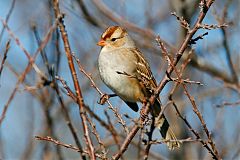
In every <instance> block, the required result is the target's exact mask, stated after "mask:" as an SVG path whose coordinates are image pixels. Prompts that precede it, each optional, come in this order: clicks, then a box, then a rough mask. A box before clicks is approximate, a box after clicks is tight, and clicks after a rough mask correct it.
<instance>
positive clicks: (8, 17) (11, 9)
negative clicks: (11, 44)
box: [0, 0, 16, 43]
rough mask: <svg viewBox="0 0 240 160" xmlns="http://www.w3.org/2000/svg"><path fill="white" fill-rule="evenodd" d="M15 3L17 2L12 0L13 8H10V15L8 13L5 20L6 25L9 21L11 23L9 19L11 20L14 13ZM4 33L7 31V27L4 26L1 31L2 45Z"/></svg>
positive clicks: (0, 39)
mask: <svg viewBox="0 0 240 160" xmlns="http://www.w3.org/2000/svg"><path fill="white" fill-rule="evenodd" d="M15 2H16V0H12V3H11V7H10V9H9V11H8V13H7V16H6V19H5V21H6V24H7V23H8V21H9V19H10V16H11V14H12V12H13V9H14V6H15ZM4 31H5V26H3V28H2V31H1V33H0V43H1V41H2V37H3V33H4Z"/></svg>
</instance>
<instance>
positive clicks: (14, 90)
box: [0, 18, 58, 125]
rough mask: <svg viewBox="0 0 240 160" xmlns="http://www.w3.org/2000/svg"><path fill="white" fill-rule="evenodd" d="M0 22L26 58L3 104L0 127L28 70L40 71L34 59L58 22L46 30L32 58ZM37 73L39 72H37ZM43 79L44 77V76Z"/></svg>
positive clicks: (9, 30) (6, 26) (4, 23)
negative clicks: (20, 72) (19, 74)
mask: <svg viewBox="0 0 240 160" xmlns="http://www.w3.org/2000/svg"><path fill="white" fill-rule="evenodd" d="M0 20H1V21H2V23H3V25H4V26H5V28H6V29H7V31H8V33H9V35H10V36H11V37H12V38H13V39H14V40H15V42H16V44H17V45H18V46H19V48H20V49H21V50H22V51H23V52H24V54H25V55H26V56H27V57H28V60H29V62H28V65H27V67H26V68H25V70H24V71H23V72H22V74H21V76H19V78H18V81H17V83H16V85H15V88H14V89H13V91H12V93H11V95H10V97H9V99H8V101H7V103H6V104H5V106H4V108H3V112H2V114H1V117H0V125H1V124H2V122H3V120H4V118H5V115H6V113H7V110H8V106H9V105H10V103H11V101H12V100H13V98H14V96H15V94H16V92H17V90H18V87H19V85H20V84H21V83H22V82H23V81H24V79H25V77H26V75H27V73H28V72H30V69H31V68H32V67H34V68H35V70H38V71H40V69H39V68H38V67H37V65H36V64H35V63H34V62H35V59H36V57H37V55H38V53H39V52H40V51H41V50H42V49H43V48H44V47H45V46H46V44H47V42H48V41H49V39H50V37H51V34H52V32H53V30H54V29H55V28H56V23H57V21H58V19H56V20H55V23H54V24H53V25H52V26H51V27H50V29H49V30H48V32H47V34H46V35H45V37H44V38H43V41H42V43H41V45H40V46H39V47H38V49H37V50H36V52H35V53H34V54H33V57H31V56H30V54H29V53H28V52H27V50H26V49H25V48H24V47H23V45H22V44H21V42H20V41H19V39H18V38H17V37H16V36H15V35H14V34H13V32H12V31H11V29H10V28H9V27H8V25H7V24H6V22H5V21H4V20H2V19H1V18H0ZM36 72H37V71H36ZM38 73H39V72H38ZM40 76H44V75H43V74H41V75H40ZM44 77H45V76H44Z"/></svg>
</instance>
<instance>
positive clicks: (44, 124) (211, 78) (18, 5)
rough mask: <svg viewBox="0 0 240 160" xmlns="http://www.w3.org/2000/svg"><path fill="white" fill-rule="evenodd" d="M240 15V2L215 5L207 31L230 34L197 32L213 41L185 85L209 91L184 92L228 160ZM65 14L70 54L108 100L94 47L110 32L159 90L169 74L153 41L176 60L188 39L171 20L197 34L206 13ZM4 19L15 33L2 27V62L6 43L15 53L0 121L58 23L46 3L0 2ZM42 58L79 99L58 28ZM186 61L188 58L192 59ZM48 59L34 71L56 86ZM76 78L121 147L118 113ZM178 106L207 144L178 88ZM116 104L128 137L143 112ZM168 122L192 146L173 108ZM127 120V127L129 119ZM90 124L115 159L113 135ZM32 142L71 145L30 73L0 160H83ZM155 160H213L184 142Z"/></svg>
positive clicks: (108, 4) (75, 2)
mask: <svg viewBox="0 0 240 160" xmlns="http://www.w3.org/2000/svg"><path fill="white" fill-rule="evenodd" d="M239 8H240V3H239V1H238V0H221V1H215V2H214V4H213V6H212V7H211V9H210V11H209V12H208V14H207V16H206V18H205V19H204V23H205V24H224V23H226V24H228V27H226V28H223V29H222V28H217V29H212V30H203V29H201V30H199V31H198V32H197V33H196V35H195V37H196V36H198V35H200V34H203V33H205V32H208V35H206V36H204V37H203V39H201V40H198V41H197V43H196V44H194V45H192V46H191V48H193V49H194V51H193V53H192V61H191V62H190V63H189V64H188V67H187V68H186V70H185V71H184V78H185V79H190V80H193V81H199V82H201V83H202V84H203V85H197V84H188V90H189V92H190V93H191V95H192V96H193V97H194V98H195V100H196V102H197V106H198V109H199V110H200V112H201V114H202V115H203V118H204V120H205V121H206V124H207V127H208V129H209V131H210V132H211V134H212V136H213V140H214V142H215V144H216V148H217V149H218V152H219V154H220V156H221V157H222V158H223V159H239V158H240V134H239V133H240V123H239V122H240V84H239V78H240V54H239V48H240V43H239V36H240V23H239V22H240V17H239V15H240V13H239V12H240V9H239ZM60 9H61V11H62V12H63V13H64V15H65V17H64V22H65V25H66V30H67V32H68V38H69V41H70V45H71V49H72V51H73V52H74V54H75V55H76V56H77V57H78V58H79V59H80V61H81V64H82V66H83V68H84V69H85V71H86V72H87V73H88V74H91V76H92V79H93V80H94V81H95V83H96V85H97V86H98V87H99V88H100V89H101V91H102V92H104V93H112V92H111V90H109V89H108V88H107V87H106V86H105V85H104V84H103V83H102V81H101V80H100V77H99V74H98V70H97V57H98V54H99V51H100V47H99V46H97V45H96V43H97V41H98V40H99V38H100V36H101V34H102V32H103V31H104V30H105V29H106V28H107V27H108V26H110V25H121V26H123V27H125V28H126V29H127V30H128V32H129V34H130V35H131V36H132V37H133V38H134V40H135V42H136V44H137V46H138V47H139V48H140V50H141V51H142V52H143V53H144V55H145V56H146V58H147V59H148V61H149V63H150V65H151V68H152V72H153V74H154V76H155V77H156V79H157V81H158V82H160V80H161V79H162V77H163V75H164V74H165V70H166V68H167V62H166V60H165V59H164V58H163V57H162V53H161V50H160V49H159V46H158V45H157V43H156V40H155V38H156V36H157V35H160V37H161V38H162V39H163V40H164V41H165V42H166V43H167V44H168V45H166V46H167V49H168V50H169V52H170V53H172V54H175V52H174V51H176V50H177V49H178V47H179V46H180V44H181V42H182V41H183V39H184V37H185V35H186V30H185V29H184V28H182V27H181V25H180V24H179V22H178V21H177V20H176V17H174V16H172V15H171V12H176V13H177V15H179V16H180V17H181V16H183V17H184V18H185V19H186V20H187V21H188V22H189V24H190V26H192V25H193V24H194V22H195V21H196V18H197V16H198V13H199V10H200V8H199V1H195V0H147V1H146V0H118V1H116V0H68V1H67V0H60ZM0 18H1V20H4V21H5V22H7V25H8V26H9V29H10V30H7V29H6V27H4V26H3V23H2V22H1V23H0V62H2V60H3V56H4V52H5V50H6V44H7V42H8V41H9V40H10V49H9V51H8V53H7V59H6V62H5V64H4V67H3V71H2V73H1V75H0V113H1V114H2V112H3V108H4V106H6V105H8V101H9V99H10V95H11V94H12V93H13V90H14V89H15V88H16V83H17V81H18V79H19V78H20V77H21V75H22V73H23V71H24V70H25V68H26V66H27V65H28V62H29V61H28V58H27V57H26V55H25V54H24V52H23V48H25V49H26V51H27V52H28V53H29V54H30V55H31V56H33V55H34V54H35V53H36V51H37V49H38V47H39V40H40V41H41V40H43V39H44V37H45V35H46V34H47V32H48V30H49V29H50V28H51V26H53V24H54V22H55V18H54V11H53V6H52V2H51V1H50V0H49V1H48V0H41V1H38V0H8V1H6V0H0ZM11 34H13V35H14V36H15V37H17V39H18V41H19V42H20V44H21V46H22V47H19V44H17V43H16V40H15V39H14V38H13V37H12V36H11ZM42 52H45V54H46V55H47V59H48V65H49V66H50V68H51V70H53V71H54V73H53V74H54V75H58V76H60V77H62V78H63V79H64V80H65V81H66V82H67V84H68V85H69V87H70V88H71V89H74V87H73V83H72V79H71V74H70V70H69V68H68V63H67V59H66V55H65V52H64V47H63V43H62V39H61V36H60V32H59V31H58V30H57V29H56V28H55V29H54V31H53V32H52V33H51V37H50V39H49V40H48V41H47V44H46V46H45V47H44V49H43V50H42ZM188 52H189V50H187V51H186V54H187V53H188ZM43 59H44V58H43V57H42V56H41V54H40V53H39V54H38V56H37V57H36V62H35V64H36V65H37V66H38V67H39V69H40V70H41V71H42V73H44V74H45V75H46V76H47V77H48V78H49V80H51V75H49V72H48V70H47V67H46V64H45V63H44V60H43ZM182 63H183V62H180V64H182ZM179 67H180V65H179ZM77 74H78V78H79V83H80V86H81V89H82V92H83V96H84V101H85V104H86V105H88V106H89V108H90V109H91V110H92V111H93V112H94V113H96V114H97V115H98V116H99V117H101V119H102V120H103V121H105V122H106V123H108V119H107V116H106V114H105V112H107V114H108V115H109V116H110V120H111V123H112V124H113V126H114V128H115V129H116V130H117V131H118V133H119V135H120V137H119V141H120V144H121V142H122V141H123V140H124V138H125V137H126V133H125V132H124V131H123V128H122V127H121V125H120V124H119V123H118V122H117V119H116V117H115V116H114V114H113V112H112V110H110V109H109V108H108V105H99V104H98V103H97V102H98V101H99V98H100V95H99V94H98V93H97V92H96V90H95V89H94V88H93V87H91V83H90V81H89V79H88V78H87V77H86V76H85V75H84V74H82V73H81V72H80V71H78V73H77ZM174 76H175V75H174V74H173V77H174ZM58 83H59V81H58ZM174 83H175V82H170V83H169V84H168V85H167V86H165V88H164V90H163V92H161V95H160V97H161V100H162V103H163V104H167V102H168V96H169V92H170V90H171V89H172V87H173V85H174ZM59 87H60V92H61V94H62V96H63V100H64V103H65V105H66V107H67V110H68V113H69V115H70V118H71V121H72V123H73V125H74V127H75V129H76V133H77V134H78V136H79V139H80V142H81V143H82V145H83V146H85V145H84V140H83V130H82V126H81V124H82V123H81V119H80V116H79V109H78V107H77V105H76V103H75V102H74V101H73V100H72V99H71V98H70V97H68V96H67V94H66V91H65V89H64V88H63V87H62V85H61V83H59ZM173 99H174V101H175V102H176V104H177V105H178V108H179V110H180V111H181V113H182V115H184V116H185V117H186V119H187V120H188V121H189V123H190V124H191V125H192V127H193V128H194V129H195V130H196V131H197V132H199V134H200V136H201V139H204V140H206V139H207V137H206V135H205V133H204V131H203V127H202V125H201V123H200V121H199V119H198V118H197V116H196V114H195V113H194V112H193V110H192V106H191V103H190V102H189V100H188V99H187V97H186V95H185V94H184V92H183V89H182V87H181V85H179V87H178V88H177V90H176V91H175V92H174V95H173ZM110 101H111V103H112V105H113V106H114V107H116V108H117V109H118V112H119V113H120V114H121V115H122V117H123V119H124V120H125V121H126V124H127V126H128V127H129V128H131V126H132V125H133V122H132V119H134V118H138V117H139V112H138V113H135V112H133V111H132V110H131V109H129V108H128V107H127V106H126V105H125V104H124V103H123V102H122V101H121V100H120V99H119V98H118V97H116V98H112V99H110ZM139 106H140V104H139ZM165 113H166V116H167V118H168V119H169V121H170V124H171V125H172V128H173V130H174V132H176V135H177V137H178V138H179V139H186V138H189V137H192V138H193V139H194V138H195V137H194V135H193V134H192V133H191V131H189V129H188V128H187V127H186V125H185V123H184V122H183V121H182V120H181V119H180V118H179V117H178V116H177V115H176V111H175V109H174V108H173V107H172V106H171V105H169V107H168V108H167V109H166V111H165ZM125 114H127V115H128V116H129V117H130V118H127V117H125V116H124V115H125ZM89 117H90V118H91V119H92V122H93V123H94V124H96V130H97V132H98V133H99V135H100V137H101V140H102V142H103V143H104V145H105V147H106V148H107V150H108V157H111V155H112V154H113V153H115V152H116V151H117V146H116V144H115V143H114V141H113V139H112V136H111V134H110V133H109V131H108V130H106V129H105V128H104V127H103V126H102V125H101V124H100V123H99V122H98V121H97V120H96V119H94V118H92V117H91V116H89ZM36 135H40V136H51V137H54V138H55V139H57V140H60V141H61V142H63V143H66V144H73V145H75V141H74V139H73V137H72V135H71V133H70V130H69V128H68V126H67V123H66V121H65V119H64V116H63V112H62V110H61V107H60V104H59V101H58V97H57V94H56V92H55V91H54V89H53V88H52V87H51V86H50V85H43V84H42V79H41V77H40V75H39V73H37V72H36V70H34V69H31V71H30V72H29V73H28V74H27V75H26V78H25V80H24V81H23V82H22V83H21V84H20V85H19V87H18V88H17V92H16V94H15V95H14V97H13V99H12V100H10V103H9V105H8V109H7V112H6V116H5V118H4V120H3V121H2V123H1V124H0V159H24V160H25V159H46V160H47V159H79V158H80V155H79V153H77V152H75V151H73V150H70V149H66V148H63V147H59V146H58V147H57V146H56V145H54V144H52V143H50V142H44V141H37V140H36V139H35V136H36ZM91 136H92V137H93V141H94V144H96V145H95V147H96V148H98V143H97V141H96V139H95V138H94V135H91ZM154 138H155V139H157V138H158V139H160V135H159V133H157V132H156V133H155V132H154ZM133 142H134V143H133V144H131V145H130V148H129V149H128V150H127V152H126V153H125V154H124V159H142V157H140V158H139V157H138V154H137V153H139V148H143V149H144V144H141V143H139V134H138V135H137V136H136V137H135V139H134V140H133ZM139 146H140V147H139ZM140 150H141V149H140ZM149 159H211V155H210V154H209V153H208V152H207V150H206V148H204V147H203V146H202V145H201V144H200V143H199V142H186V143H183V144H182V147H181V148H180V149H179V150H176V151H169V150H168V149H167V147H166V146H165V145H164V144H159V145H153V147H152V148H151V151H150V155H149Z"/></svg>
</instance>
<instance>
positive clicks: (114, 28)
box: [102, 26, 119, 40]
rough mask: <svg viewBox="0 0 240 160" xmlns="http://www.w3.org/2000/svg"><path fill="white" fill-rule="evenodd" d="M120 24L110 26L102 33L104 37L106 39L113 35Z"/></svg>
mask: <svg viewBox="0 0 240 160" xmlns="http://www.w3.org/2000/svg"><path fill="white" fill-rule="evenodd" d="M118 28H119V26H112V27H109V28H108V29H107V30H106V31H105V32H104V33H103V34H102V39H103V40H106V39H107V38H110V37H111V35H112V34H113V33H114V32H115V30H117V29H118Z"/></svg>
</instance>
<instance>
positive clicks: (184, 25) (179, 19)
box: [171, 12, 190, 31]
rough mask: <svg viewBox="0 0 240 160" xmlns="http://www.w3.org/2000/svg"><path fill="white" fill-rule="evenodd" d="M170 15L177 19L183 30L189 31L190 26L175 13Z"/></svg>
mask: <svg viewBox="0 0 240 160" xmlns="http://www.w3.org/2000/svg"><path fill="white" fill-rule="evenodd" d="M171 15H173V16H175V17H176V18H177V20H178V21H179V22H180V24H181V26H182V27H183V28H185V29H186V30H187V31H190V25H189V24H188V22H187V21H186V20H185V19H184V18H183V17H179V16H178V15H177V13H176V12H172V13H171Z"/></svg>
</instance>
